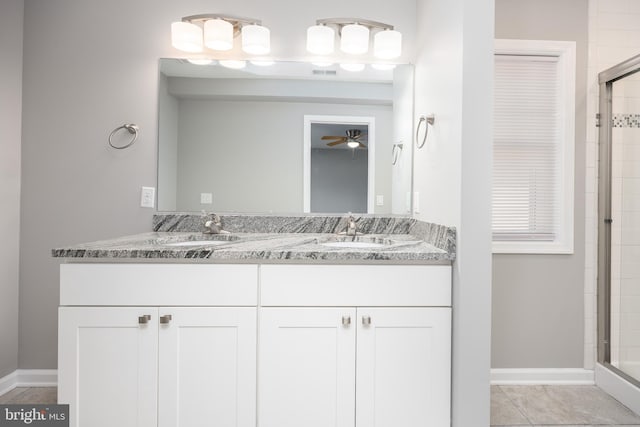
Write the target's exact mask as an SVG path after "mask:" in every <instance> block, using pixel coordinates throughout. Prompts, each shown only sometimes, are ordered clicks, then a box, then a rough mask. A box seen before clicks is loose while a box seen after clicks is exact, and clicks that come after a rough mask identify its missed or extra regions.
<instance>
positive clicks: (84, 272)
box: [60, 264, 258, 306]
mask: <svg viewBox="0 0 640 427" xmlns="http://www.w3.org/2000/svg"><path fill="white" fill-rule="evenodd" d="M257 285H258V266H257V265H235V264H233V265H226V264H225V265H219V264H215V265H212V264H207V265H197V264H194V265H176V264H63V265H61V266H60V305H62V306H72V305H93V306H167V305H170V306H225V305H228V306H255V305H256V304H257V300H258V298H257V296H258V286H257Z"/></svg>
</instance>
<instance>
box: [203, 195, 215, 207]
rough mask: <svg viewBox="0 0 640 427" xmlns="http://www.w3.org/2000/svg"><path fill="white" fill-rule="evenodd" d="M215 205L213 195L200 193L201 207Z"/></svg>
mask: <svg viewBox="0 0 640 427" xmlns="http://www.w3.org/2000/svg"><path fill="white" fill-rule="evenodd" d="M212 203H213V194H211V193H200V204H201V205H210V204H212Z"/></svg>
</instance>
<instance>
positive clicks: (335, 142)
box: [327, 139, 346, 147]
mask: <svg viewBox="0 0 640 427" xmlns="http://www.w3.org/2000/svg"><path fill="white" fill-rule="evenodd" d="M345 142H346V139H344V140H342V141H333V142H328V143H327V145H328V146H329V147H333V146H334V145H338V144H344V143H345Z"/></svg>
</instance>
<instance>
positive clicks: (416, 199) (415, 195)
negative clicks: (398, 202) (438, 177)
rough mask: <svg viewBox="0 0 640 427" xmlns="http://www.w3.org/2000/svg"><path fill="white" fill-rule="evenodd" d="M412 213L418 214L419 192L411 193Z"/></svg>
mask: <svg viewBox="0 0 640 427" xmlns="http://www.w3.org/2000/svg"><path fill="white" fill-rule="evenodd" d="M413 213H420V192H419V191H415V192H414V193H413Z"/></svg>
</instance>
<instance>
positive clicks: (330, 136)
mask: <svg viewBox="0 0 640 427" xmlns="http://www.w3.org/2000/svg"><path fill="white" fill-rule="evenodd" d="M320 139H324V140H327V139H344V140H346V139H347V137H346V136H336V135H325V136H323V137H322V138H320Z"/></svg>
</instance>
